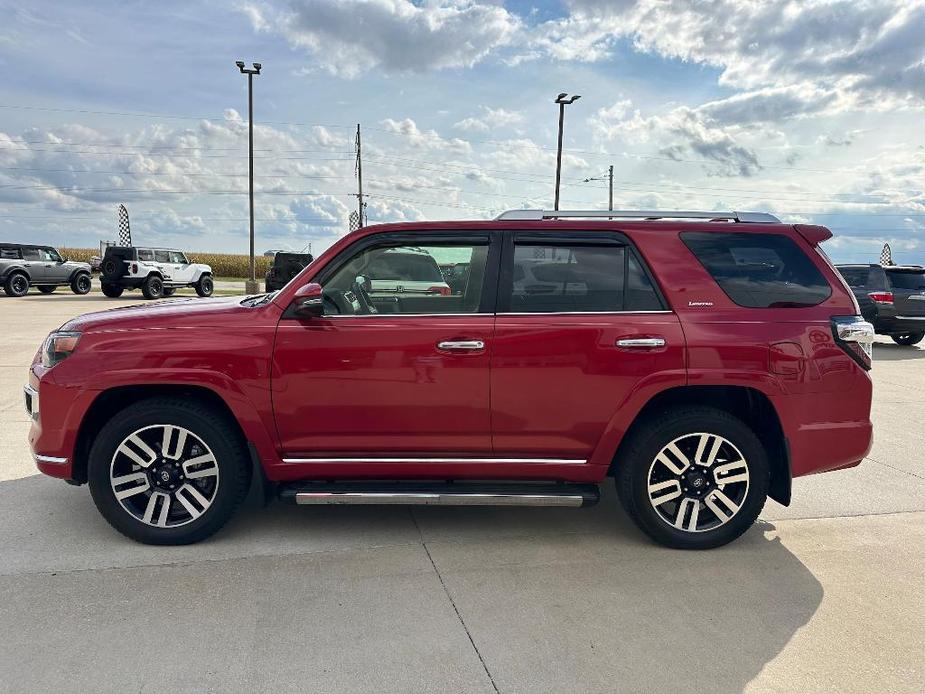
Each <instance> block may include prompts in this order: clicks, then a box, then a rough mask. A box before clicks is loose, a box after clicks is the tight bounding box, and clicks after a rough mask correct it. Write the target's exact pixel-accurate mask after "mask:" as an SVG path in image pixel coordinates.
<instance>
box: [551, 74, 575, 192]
mask: <svg viewBox="0 0 925 694" xmlns="http://www.w3.org/2000/svg"><path fill="white" fill-rule="evenodd" d="M580 98H581V96H580V95H578V94H576V95H575V96H572V97H569V95H568V94H567V93H565V92H562V93H561V94H559V96H557V97H556V103H557V104H559V147H558V151H557V153H556V203H555V207H554V209H556V210H558V209H559V181H560V180H561V178H562V124H563V121H564V120H565V105H566V104H573V103H575V102H576V101H578V100H579V99H580Z"/></svg>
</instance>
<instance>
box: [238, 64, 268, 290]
mask: <svg viewBox="0 0 925 694" xmlns="http://www.w3.org/2000/svg"><path fill="white" fill-rule="evenodd" d="M235 65H237V66H238V69H239V70H240V71H241V74H242V75H247V138H248V151H247V178H248V191H249V197H250V247H251V257H250V274H251V276H250V279H249V280H248V281H247V282H245V283H244V292H245V293H246V294H257V293H258V292H259V291H260V287H259V285H258V284H257V265H256V262H255V261H254V75H259V74H260V68H261V67H262V65H261V64H260V63H253V66H254V67H253V68H248V67H245V66H244V61H243V60H238V61H236V62H235Z"/></svg>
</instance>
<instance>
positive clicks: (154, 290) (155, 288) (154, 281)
mask: <svg viewBox="0 0 925 694" xmlns="http://www.w3.org/2000/svg"><path fill="white" fill-rule="evenodd" d="M141 293H142V294H144V297H145V299H160V298H161V297H163V296H164V280H162V279H161V278H160V277H158V276H157V275H149V276H148V278H147V279H146V280H145V281H144V284H142V285H141Z"/></svg>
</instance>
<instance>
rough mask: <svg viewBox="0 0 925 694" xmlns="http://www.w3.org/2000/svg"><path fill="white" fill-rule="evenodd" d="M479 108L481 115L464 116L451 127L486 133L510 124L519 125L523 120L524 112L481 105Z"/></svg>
mask: <svg viewBox="0 0 925 694" xmlns="http://www.w3.org/2000/svg"><path fill="white" fill-rule="evenodd" d="M481 109H482V115H481V116H470V117H468V118H464V119H463V120H461V121H458V122H457V123H454V124H453V127H454V128H458V129H459V130H467V131H475V132H484V133H487V132H490V131H492V130H495V129H499V128H504V127H507V126H511V125H520V124H521V123H523V122H524V114H523V113H522V112H521V111H508V110H507V109H503V108H490V107H488V106H482V107H481Z"/></svg>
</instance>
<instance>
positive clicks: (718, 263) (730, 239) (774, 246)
mask: <svg viewBox="0 0 925 694" xmlns="http://www.w3.org/2000/svg"><path fill="white" fill-rule="evenodd" d="M681 240H682V241H684V243H685V244H686V245H687V247H688V248H689V249H690V250H691V252H692V253H693V254H694V255H695V256H696V258H697V260H699V261H700V263H701V264H702V265H703V266H704V267H705V268H706V269H707V271H708V272H709V273H710V274H711V275H712V276H713V279H714V280H716V283H717V284H718V285H719V286H720V287H721V288H722V290H723V291H724V292H725V293H726V295H727V296H728V297H729V298H730V299H732V300H733V301H734V302H735V303H737V304H738V305H739V306H745V307H748V308H802V307H806V306H816V305H818V304H821V303H822V302H823V301H825V300H826V299H828V298H829V297H830V296H831V295H832V288H831V287H830V286H829V283H828V282H827V281H826V279H825V277H823V275H822V273H821V272H820V271H819V269H818V268H817V267H816V266H815V265H814V264H813V262H812V261H811V260H810V259H809V258H808V257H807V256H806V254H805V253H804V252H803V251H802V250H800V248H799V246H797V245H796V243H794V242H793V240H792V239H789V238H787V237H786V236H783V235H780V234H749V233H726V232H721V233H711V232H685V233H683V234H681Z"/></svg>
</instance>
